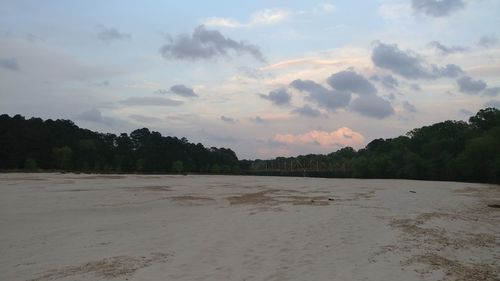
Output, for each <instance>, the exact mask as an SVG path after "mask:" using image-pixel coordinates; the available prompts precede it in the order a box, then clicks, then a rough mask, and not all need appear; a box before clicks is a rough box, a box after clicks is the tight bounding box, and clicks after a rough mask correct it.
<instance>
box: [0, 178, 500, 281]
mask: <svg viewBox="0 0 500 281" xmlns="http://www.w3.org/2000/svg"><path fill="white" fill-rule="evenodd" d="M0 192H1V196H0V229H1V232H0V233H1V234H0V252H1V255H0V280H6V281H27V280H30V281H48V280H72V281H74V280H190V281H192V280H248V281H250V280H275V281H278V280H384V281H390V280H394V281H396V280H397V281H401V280H499V278H500V275H499V274H500V209H499V208H495V204H500V187H499V186H496V185H487V184H471V183H455V182H429V181H427V182H426V181H407V180H355V179H317V178H316V179H314V178H291V177H290V178H279V177H250V176H247V177H245V176H195V175H189V176H153V175H151V176H146V175H85V174H79V175H75V174H0ZM488 205H489V206H488Z"/></svg>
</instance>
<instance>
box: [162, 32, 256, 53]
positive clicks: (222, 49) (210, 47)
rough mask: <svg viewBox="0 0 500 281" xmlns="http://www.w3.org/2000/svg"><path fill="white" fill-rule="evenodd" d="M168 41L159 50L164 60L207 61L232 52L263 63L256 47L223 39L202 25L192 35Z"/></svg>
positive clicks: (183, 35) (227, 38)
mask: <svg viewBox="0 0 500 281" xmlns="http://www.w3.org/2000/svg"><path fill="white" fill-rule="evenodd" d="M169 41H170V42H169V43H168V44H165V45H163V46H162V47H161V48H160V54H161V55H162V56H163V57H164V58H175V59H181V60H182V59H190V60H199V59H209V58H213V57H217V56H228V55H229V54H228V53H229V52H230V51H232V52H234V53H236V54H238V55H240V54H244V53H246V54H248V55H250V56H252V57H254V58H255V59H257V60H259V61H261V62H265V59H264V56H263V55H262V53H261V52H260V49H259V48H258V47H257V46H254V45H252V44H248V43H246V42H243V41H240V42H237V41H235V40H233V39H231V38H229V37H224V35H222V34H221V33H220V32H219V31H217V30H208V29H206V28H205V26H203V25H200V26H198V27H197V28H196V29H195V30H194V32H193V34H192V35H188V34H181V35H178V36H177V37H175V38H174V39H172V38H171V39H170V40H169Z"/></svg>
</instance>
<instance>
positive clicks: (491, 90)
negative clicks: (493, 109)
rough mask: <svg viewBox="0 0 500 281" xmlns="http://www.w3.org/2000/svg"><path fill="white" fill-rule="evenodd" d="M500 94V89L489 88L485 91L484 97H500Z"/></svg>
mask: <svg viewBox="0 0 500 281" xmlns="http://www.w3.org/2000/svg"><path fill="white" fill-rule="evenodd" d="M498 94H500V87H493V88H487V89H485V90H484V92H483V95H485V96H492V97H494V96H498Z"/></svg>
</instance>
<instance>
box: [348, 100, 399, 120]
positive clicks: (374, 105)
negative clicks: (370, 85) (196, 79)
mask: <svg viewBox="0 0 500 281" xmlns="http://www.w3.org/2000/svg"><path fill="white" fill-rule="evenodd" d="M350 108H351V110H352V111H355V112H357V113H359V114H361V115H364V116H367V117H372V118H377V119H383V118H386V117H388V116H390V115H392V114H394V109H393V108H392V106H391V103H390V102H388V101H386V100H384V99H383V98H381V97H379V96H377V95H368V96H360V97H358V98H357V99H355V100H353V101H352V103H351V105H350Z"/></svg>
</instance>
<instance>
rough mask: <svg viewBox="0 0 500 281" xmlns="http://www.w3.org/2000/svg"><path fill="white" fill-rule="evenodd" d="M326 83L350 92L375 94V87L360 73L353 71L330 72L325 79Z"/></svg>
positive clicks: (336, 88)
mask: <svg viewBox="0 0 500 281" xmlns="http://www.w3.org/2000/svg"><path fill="white" fill-rule="evenodd" d="M326 81H327V82H328V84H329V85H330V86H331V87H332V88H334V89H335V90H338V91H344V92H351V93H356V94H360V95H369V94H375V93H376V92H377V89H375V87H374V86H373V84H372V83H370V81H368V80H367V79H366V78H365V77H363V76H362V75H360V74H358V73H356V72H354V71H350V70H347V71H340V72H337V73H335V74H332V75H331V76H330V77H328V79H327V80H326Z"/></svg>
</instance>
